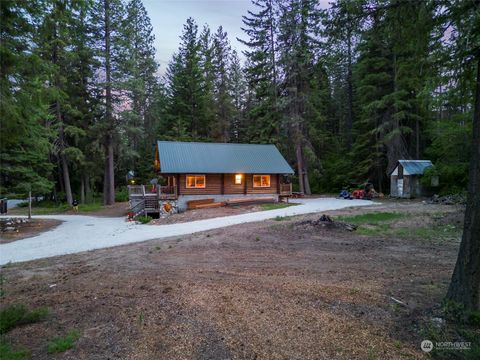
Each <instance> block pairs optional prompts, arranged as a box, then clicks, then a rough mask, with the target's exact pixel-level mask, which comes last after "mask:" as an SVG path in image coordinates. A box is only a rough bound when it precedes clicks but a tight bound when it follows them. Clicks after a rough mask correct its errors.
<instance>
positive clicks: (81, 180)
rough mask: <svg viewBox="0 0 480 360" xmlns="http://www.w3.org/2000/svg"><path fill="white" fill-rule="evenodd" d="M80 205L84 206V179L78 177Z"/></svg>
mask: <svg viewBox="0 0 480 360" xmlns="http://www.w3.org/2000/svg"><path fill="white" fill-rule="evenodd" d="M80 203H81V204H85V177H84V176H81V177H80Z"/></svg>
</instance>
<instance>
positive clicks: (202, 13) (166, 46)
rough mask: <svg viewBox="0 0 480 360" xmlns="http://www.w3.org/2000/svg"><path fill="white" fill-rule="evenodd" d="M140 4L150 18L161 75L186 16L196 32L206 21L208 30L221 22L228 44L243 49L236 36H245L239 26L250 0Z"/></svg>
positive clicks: (157, 0) (168, 0)
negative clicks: (228, 40)
mask: <svg viewBox="0 0 480 360" xmlns="http://www.w3.org/2000/svg"><path fill="white" fill-rule="evenodd" d="M143 3H144V5H145V8H146V9H147V11H148V14H149V16H150V19H151V21H152V25H153V31H154V33H155V48H156V49H157V57H156V59H157V61H158V62H159V64H160V73H161V74H163V73H165V69H166V67H167V65H168V62H169V61H170V59H171V57H172V54H173V53H174V52H176V51H177V49H178V46H179V42H180V39H179V37H180V35H181V34H182V30H183V24H184V23H185V22H186V20H187V18H188V17H190V16H191V17H193V18H194V19H195V21H196V22H197V24H198V26H199V31H201V28H202V27H203V24H208V25H209V26H210V29H211V30H212V32H215V31H216V29H217V28H218V27H219V26H220V25H222V26H223V28H224V31H226V32H227V33H228V38H229V39H230V42H231V44H232V47H233V48H234V49H236V50H237V51H238V52H239V53H240V52H241V51H242V50H244V49H245V48H244V46H242V44H240V43H239V42H238V41H237V40H236V38H237V37H241V38H245V36H244V33H243V32H242V30H241V29H240V28H241V26H242V25H243V23H242V15H245V14H246V13H247V10H248V9H252V8H253V6H252V4H251V2H250V0H143Z"/></svg>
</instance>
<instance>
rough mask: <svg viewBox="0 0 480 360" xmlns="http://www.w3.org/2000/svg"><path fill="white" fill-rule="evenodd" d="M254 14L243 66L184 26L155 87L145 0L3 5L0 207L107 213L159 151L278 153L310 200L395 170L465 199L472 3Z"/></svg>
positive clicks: (286, 6) (313, 5) (222, 40)
mask: <svg viewBox="0 0 480 360" xmlns="http://www.w3.org/2000/svg"><path fill="white" fill-rule="evenodd" d="M252 2H253V4H252V9H253V10H252V11H251V12H249V13H248V14H244V16H243V24H244V25H243V31H244V35H243V37H242V38H240V39H238V41H240V42H242V43H243V44H244V45H245V47H246V48H247V50H246V51H245V52H244V54H238V53H237V52H236V51H235V50H234V49H233V48H232V45H231V39H229V38H228V34H227V33H226V32H225V30H224V29H223V28H222V27H219V28H218V29H210V28H209V26H208V25H207V24H204V25H199V24H197V23H196V21H195V19H194V18H193V17H190V18H188V19H186V22H185V25H184V28H183V31H182V33H181V34H179V35H181V36H180V44H179V48H178V50H177V51H176V52H175V54H174V55H173V57H172V59H171V60H170V62H169V65H168V68H167V69H164V70H165V71H163V72H164V73H165V75H164V76H160V75H159V74H160V73H161V72H160V71H159V65H158V64H157V62H156V61H155V49H154V46H153V43H154V35H153V28H152V24H151V21H150V19H149V16H148V14H147V11H146V9H145V7H144V6H143V4H142V1H141V0H75V1H74V0H36V1H5V0H3V1H0V11H1V20H2V21H1V35H0V36H1V44H0V58H1V60H0V61H1V72H0V82H1V83H0V91H1V99H0V101H1V107H0V119H1V135H0V161H1V187H0V192H1V195H2V196H14V195H16V196H24V195H25V194H26V193H27V192H28V191H30V190H31V191H32V192H33V194H34V195H38V196H40V195H42V196H47V197H50V198H52V199H60V200H62V201H63V200H66V201H67V202H69V203H71V202H72V199H73V198H77V199H78V200H79V201H81V202H91V201H93V199H94V198H95V197H96V198H99V197H102V198H103V203H104V204H107V205H108V204H112V203H114V202H115V191H116V189H118V188H120V187H122V186H124V185H125V184H126V179H125V176H126V174H127V172H128V171H129V170H133V171H134V172H135V174H136V175H137V177H138V179H139V181H141V182H147V181H149V180H150V179H151V178H153V177H154V176H155V175H154V173H153V169H152V167H153V157H154V153H155V152H154V146H155V141H156V140H185V141H217V142H246V143H250V142H251V143H274V144H276V145H277V146H278V147H279V149H280V151H281V152H282V153H283V154H284V155H285V157H286V158H287V160H288V161H289V162H290V164H291V165H292V167H294V168H295V170H296V175H295V177H294V179H293V181H294V183H295V186H297V185H298V190H299V191H303V192H305V193H310V192H322V191H325V192H326V191H335V192H336V191H338V190H339V189H340V188H341V187H342V186H354V185H355V184H360V183H363V182H365V181H366V180H367V179H369V180H370V181H372V182H373V183H374V185H375V187H376V188H377V190H379V191H382V192H386V193H388V174H389V172H390V171H391V170H392V169H393V167H394V165H395V163H396V161H397V160H398V159H400V158H404V159H430V160H432V161H433V162H434V164H435V165H436V166H435V169H434V170H433V172H435V173H436V174H437V175H439V178H440V184H441V187H440V188H439V189H437V191H439V192H449V193H452V192H462V191H465V190H466V187H467V182H468V167H469V160H470V157H471V153H472V141H471V139H472V118H473V108H474V95H475V85H476V82H475V75H476V67H477V61H478V57H479V55H478V52H479V45H478V44H480V29H479V24H480V16H479V7H478V2H477V1H455V0H426V1H407V0H359V1H345V0H339V1H336V2H334V3H333V4H332V5H331V6H330V7H329V8H328V9H321V8H319V7H318V2H317V1H314V0H252ZM192 16H194V14H192ZM160 41H161V39H160Z"/></svg>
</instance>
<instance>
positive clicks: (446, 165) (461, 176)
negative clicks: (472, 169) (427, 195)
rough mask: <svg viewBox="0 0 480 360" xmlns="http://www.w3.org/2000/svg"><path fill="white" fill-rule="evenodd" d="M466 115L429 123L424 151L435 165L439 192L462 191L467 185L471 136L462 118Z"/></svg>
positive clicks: (468, 127)
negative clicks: (428, 143) (430, 141)
mask: <svg viewBox="0 0 480 360" xmlns="http://www.w3.org/2000/svg"><path fill="white" fill-rule="evenodd" d="M469 115H470V114H468V113H467V114H465V115H464V116H461V117H455V118H452V119H448V120H445V121H442V122H434V123H432V125H431V129H430V134H431V137H432V143H431V145H430V146H429V147H428V149H427V150H426V152H427V154H428V156H429V157H430V158H431V159H432V160H433V162H434V164H435V171H436V174H437V175H438V177H439V185H440V186H439V188H438V189H437V190H436V191H438V192H439V193H440V194H452V193H459V192H464V191H465V189H466V187H467V182H468V166H469V162H470V154H471V142H470V139H471V137H472V128H471V122H469V121H466V120H467V119H468V117H470V116H469ZM426 181H428V177H427V179H426Z"/></svg>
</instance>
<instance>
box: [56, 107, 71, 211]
mask: <svg viewBox="0 0 480 360" xmlns="http://www.w3.org/2000/svg"><path fill="white" fill-rule="evenodd" d="M55 107H56V115H57V121H58V122H59V124H60V131H59V136H60V154H59V156H60V165H61V167H62V180H63V185H64V190H65V196H66V198H67V203H68V204H69V205H72V202H73V196H72V187H71V185H70V172H69V170H68V161H67V157H66V156H65V154H64V152H63V151H64V149H65V134H64V132H63V123H62V115H61V112H60V104H59V102H58V101H57V103H56V105H55Z"/></svg>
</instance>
